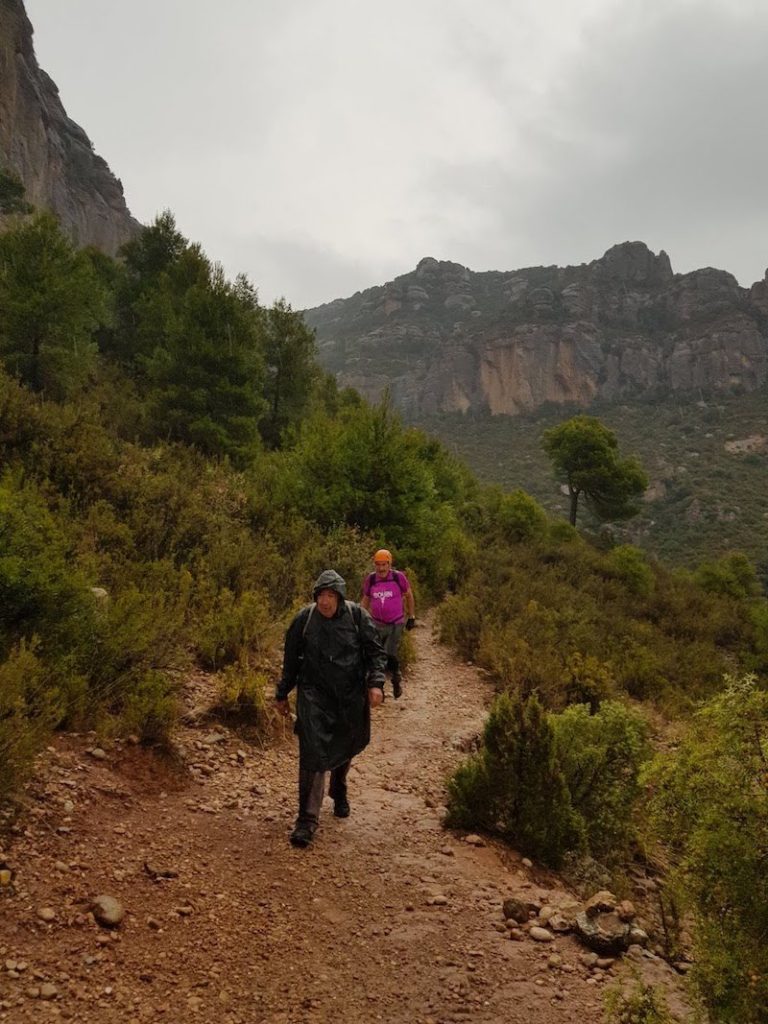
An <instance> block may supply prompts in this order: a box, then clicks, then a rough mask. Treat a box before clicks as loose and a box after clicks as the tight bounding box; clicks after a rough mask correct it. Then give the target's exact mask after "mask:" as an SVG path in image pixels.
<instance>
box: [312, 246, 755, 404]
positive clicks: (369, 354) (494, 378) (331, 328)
mask: <svg viewBox="0 0 768 1024" xmlns="http://www.w3.org/2000/svg"><path fill="white" fill-rule="evenodd" d="M306 318H307V321H308V323H309V324H310V325H312V326H313V327H315V328H316V329H317V335H318V343H319V350H320V358H321V361H322V362H323V363H324V365H325V366H326V367H327V368H328V369H329V370H331V371H333V372H335V373H336V374H337V376H338V378H339V380H340V382H341V383H342V384H345V385H351V386H353V387H356V388H358V389H359V390H360V391H362V392H363V393H364V394H365V395H367V396H368V397H370V398H377V397H378V396H379V395H380V393H381V391H382V389H383V388H384V387H385V386H389V387H390V390H391V393H392V396H393V399H394V401H395V403H396V405H397V406H398V407H399V408H400V409H401V410H402V411H403V412H404V413H405V414H406V415H407V416H409V417H419V416H423V415H432V414H434V413H439V412H455V411H462V412H466V411H469V410H472V411H488V412H490V413H492V414H500V413H504V414H510V415H515V414H518V413H521V412H528V411H532V410H534V409H536V408H537V407H539V406H541V405H543V404H545V403H560V404H563V403H576V404H578V405H580V406H587V405H589V403H590V402H591V401H592V400H593V399H595V398H598V397H599V398H604V399H623V398H627V397H631V396H632V395H637V394H640V393H644V394H646V395H647V394H648V393H649V392H651V393H652V392H658V393H659V394H662V393H668V392H677V391H680V392H683V391H688V392H692V391H701V392H717V391H720V392H733V391H736V390H738V389H742V390H745V391H752V390H754V389H756V388H759V387H761V386H762V385H763V384H764V383H765V382H766V377H767V376H768V272H767V274H766V280H765V281H763V282H759V283H758V284H755V285H754V286H753V287H752V289H751V290H748V289H744V288H741V287H739V285H738V283H737V281H736V279H735V278H734V277H733V276H732V275H731V274H728V273H726V272H724V271H721V270H712V269H705V270H697V271H694V272H693V273H690V274H674V273H673V272H672V268H671V266H670V262H669V258H668V256H667V255H666V253H664V252H661V253H659V254H658V255H655V254H654V253H652V252H651V251H650V250H649V249H648V248H647V247H646V246H645V245H644V244H643V243H642V242H625V243H624V244H622V245H617V246H614V247H613V248H612V249H609V251H608V252H607V253H606V254H605V255H604V256H603V257H602V258H601V259H598V260H594V261H593V262H592V263H589V264H582V265H581V266H578V267H564V268H560V267H534V268H528V269H525V270H518V271H514V272H512V273H498V272H495V271H493V272H489V273H472V272H471V271H469V270H467V269H466V268H465V267H462V266H459V265H458V264H456V263H446V262H438V261H437V260H435V259H432V258H430V257H427V258H426V259H423V260H422V261H421V262H420V263H419V265H418V266H417V268H416V270H415V271H413V272H412V273H410V274H405V275H403V276H402V277H398V278H396V279H395V280H394V281H391V282H389V283H388V284H385V285H383V286H381V287H378V288H370V289H368V290H367V291H365V292H358V293H357V294H356V295H354V296H352V297H351V298H349V299H345V300H342V299H337V300H336V301H335V302H331V303H328V304H327V305H325V306H320V307H318V308H317V309H312V310H309V311H307V313H306Z"/></svg>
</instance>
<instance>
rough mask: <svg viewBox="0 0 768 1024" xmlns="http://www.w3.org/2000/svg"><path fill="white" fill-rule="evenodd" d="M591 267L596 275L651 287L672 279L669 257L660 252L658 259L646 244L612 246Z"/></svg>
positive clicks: (622, 243) (630, 243)
mask: <svg viewBox="0 0 768 1024" xmlns="http://www.w3.org/2000/svg"><path fill="white" fill-rule="evenodd" d="M590 266H591V267H592V268H593V270H594V271H595V272H596V273H597V275H598V276H603V275H604V276H605V277H607V278H611V279H613V280H615V281H626V282H629V283H632V284H637V285H644V286H650V287H657V286H659V285H664V284H668V283H669V282H670V281H671V280H672V278H673V277H674V274H673V273H672V264H671V263H670V261H669V256H667V254H666V253H665V252H664V250H663V249H662V250H661V252H660V253H659V254H658V256H657V255H656V254H655V253H653V252H651V250H650V249H649V248H648V246H647V245H646V244H645V242H621V243H620V244H619V245H614V246H612V247H611V248H610V249H609V250H608V251H607V252H606V253H605V255H604V256H603V257H602V258H601V259H599V260H595V261H594V262H593V263H592V264H590Z"/></svg>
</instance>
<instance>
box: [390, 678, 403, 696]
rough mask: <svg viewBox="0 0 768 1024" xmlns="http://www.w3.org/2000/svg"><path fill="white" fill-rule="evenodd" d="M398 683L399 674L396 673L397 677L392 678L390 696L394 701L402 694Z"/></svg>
mask: <svg viewBox="0 0 768 1024" xmlns="http://www.w3.org/2000/svg"><path fill="white" fill-rule="evenodd" d="M400 683H401V679H400V673H399V672H398V673H397V675H394V676H392V694H393V696H394V698H395V700H398V699H399V698H400V697H401V696H402V694H403V688H402V686H401V685H400Z"/></svg>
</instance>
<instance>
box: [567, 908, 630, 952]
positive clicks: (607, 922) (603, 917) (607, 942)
mask: <svg viewBox="0 0 768 1024" xmlns="http://www.w3.org/2000/svg"><path fill="white" fill-rule="evenodd" d="M576 933H577V935H578V936H579V938H580V939H581V940H582V942H584V943H585V945H587V946H589V948H590V949H593V950H595V952H597V953H604V954H615V953H622V952H624V950H626V949H627V948H628V947H629V946H630V945H631V939H630V927H629V925H628V924H627V923H626V921H622V920H621V918H620V917H619V915H618V914H616V913H599V912H597V913H595V914H594V915H593V916H592V917H590V916H588V915H587V913H586V912H583V913H581V914H577V915H576Z"/></svg>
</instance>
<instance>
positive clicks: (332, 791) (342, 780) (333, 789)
mask: <svg viewBox="0 0 768 1024" xmlns="http://www.w3.org/2000/svg"><path fill="white" fill-rule="evenodd" d="M351 764H352V761H351V760H349V761H345V762H344V764H340V765H339V767H338V768H334V769H333V771H332V772H331V784H330V786H329V787H328V796H330V797H333V799H334V800H338V798H339V797H345V796H346V795H347V775H348V774H349V767H350V765H351Z"/></svg>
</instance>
